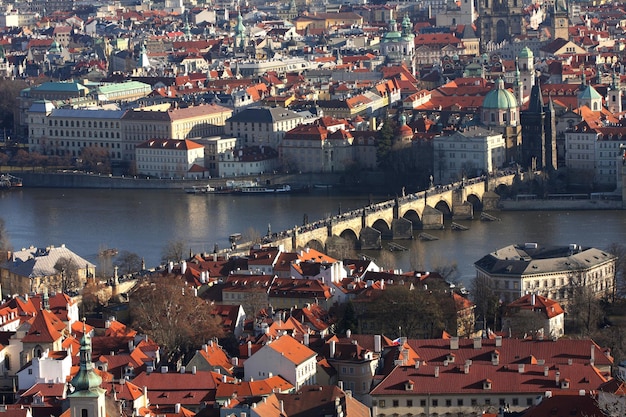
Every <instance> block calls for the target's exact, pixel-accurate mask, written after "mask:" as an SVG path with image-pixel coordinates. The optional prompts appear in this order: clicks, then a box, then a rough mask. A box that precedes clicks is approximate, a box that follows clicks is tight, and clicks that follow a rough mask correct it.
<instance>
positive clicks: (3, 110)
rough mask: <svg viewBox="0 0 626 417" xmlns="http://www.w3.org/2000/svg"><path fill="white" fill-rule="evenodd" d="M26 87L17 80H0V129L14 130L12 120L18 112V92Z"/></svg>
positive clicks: (22, 82)
mask: <svg viewBox="0 0 626 417" xmlns="http://www.w3.org/2000/svg"><path fill="white" fill-rule="evenodd" d="M26 87H28V85H27V84H26V82H25V81H23V80H19V79H15V80H13V79H0V115H1V116H0V129H13V130H15V126H14V120H15V116H16V114H15V113H16V112H17V111H19V105H18V101H17V100H18V97H19V96H20V91H22V90H23V89H24V88H26Z"/></svg>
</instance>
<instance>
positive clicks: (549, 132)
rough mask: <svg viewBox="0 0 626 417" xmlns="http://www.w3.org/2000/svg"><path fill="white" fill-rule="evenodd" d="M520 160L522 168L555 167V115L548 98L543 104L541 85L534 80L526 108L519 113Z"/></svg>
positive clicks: (547, 168) (545, 168)
mask: <svg viewBox="0 0 626 417" xmlns="http://www.w3.org/2000/svg"><path fill="white" fill-rule="evenodd" d="M520 119H521V123H522V161H521V164H522V166H523V167H524V168H528V169H532V170H537V169H539V170H549V171H550V170H554V169H556V168H557V161H556V158H557V154H556V117H555V114H554V106H552V100H551V99H550V101H549V103H548V105H547V106H544V104H543V97H542V94H541V86H540V85H539V82H538V81H536V82H535V85H534V86H533V88H532V90H531V93H530V101H529V103H528V109H527V110H525V111H523V112H522V114H521V118H520Z"/></svg>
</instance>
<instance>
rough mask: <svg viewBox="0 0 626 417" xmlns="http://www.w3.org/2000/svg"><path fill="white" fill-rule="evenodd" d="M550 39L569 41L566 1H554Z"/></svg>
mask: <svg viewBox="0 0 626 417" xmlns="http://www.w3.org/2000/svg"><path fill="white" fill-rule="evenodd" d="M552 39H565V40H569V15H568V13H567V3H566V0H556V1H555V2H554V8H553V10H552Z"/></svg>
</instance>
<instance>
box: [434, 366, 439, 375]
mask: <svg viewBox="0 0 626 417" xmlns="http://www.w3.org/2000/svg"><path fill="white" fill-rule="evenodd" d="M435 378H439V367H438V366H435Z"/></svg>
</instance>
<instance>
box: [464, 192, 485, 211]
mask: <svg viewBox="0 0 626 417" xmlns="http://www.w3.org/2000/svg"><path fill="white" fill-rule="evenodd" d="M467 202H468V203H470V204H471V205H472V206H474V211H482V210H483V202H482V200H481V198H480V197H479V196H478V195H476V194H469V195H468V196H467Z"/></svg>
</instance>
